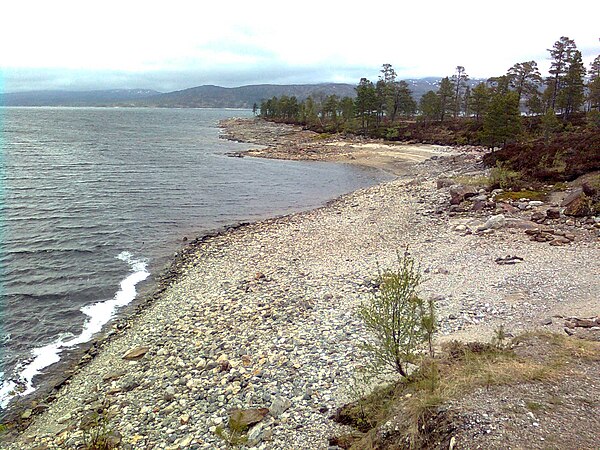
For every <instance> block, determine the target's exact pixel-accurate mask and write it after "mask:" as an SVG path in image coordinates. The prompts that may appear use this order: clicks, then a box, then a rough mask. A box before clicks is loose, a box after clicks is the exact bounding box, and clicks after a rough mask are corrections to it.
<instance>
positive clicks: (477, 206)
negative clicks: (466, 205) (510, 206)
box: [471, 200, 487, 211]
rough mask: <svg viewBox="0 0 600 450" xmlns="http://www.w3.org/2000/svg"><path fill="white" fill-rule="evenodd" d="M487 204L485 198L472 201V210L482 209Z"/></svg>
mask: <svg viewBox="0 0 600 450" xmlns="http://www.w3.org/2000/svg"><path fill="white" fill-rule="evenodd" d="M486 206H487V201H486V200H476V201H474V202H473V206H471V210H472V211H482V210H483V209H484V208H485V207H486Z"/></svg>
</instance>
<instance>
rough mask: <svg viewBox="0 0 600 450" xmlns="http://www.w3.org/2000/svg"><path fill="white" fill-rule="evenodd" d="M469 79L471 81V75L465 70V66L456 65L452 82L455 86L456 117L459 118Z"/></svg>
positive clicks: (454, 112)
mask: <svg viewBox="0 0 600 450" xmlns="http://www.w3.org/2000/svg"><path fill="white" fill-rule="evenodd" d="M467 81H469V76H468V75H467V73H466V72H465V68H464V67H463V66H456V73H455V74H454V75H452V83H453V86H454V105H453V114H454V118H457V117H458V116H459V115H460V112H461V105H462V99H463V94H464V91H465V89H466V87H467Z"/></svg>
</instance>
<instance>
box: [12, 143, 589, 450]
mask: <svg viewBox="0 0 600 450" xmlns="http://www.w3.org/2000/svg"><path fill="white" fill-rule="evenodd" d="M388 150H389V149H388ZM388 150H386V151H387V158H388V159H387V160H386V162H385V163H386V165H387V166H389V165H390V164H392V163H393V162H392V163H391V162H390V161H389V151H388ZM410 154H411V155H413V156H411V157H410V158H407V159H404V160H402V170H399V171H398V174H399V175H398V177H397V178H396V179H394V180H392V181H389V182H386V183H383V184H380V185H377V186H374V187H371V188H367V189H361V190H358V191H355V192H353V193H351V194H348V195H345V196H342V197H340V198H338V199H336V200H334V201H332V202H330V203H328V204H327V205H325V206H323V207H321V208H318V209H315V210H311V211H307V212H302V213H297V214H293V215H289V216H285V217H278V218H273V219H268V220H265V221H261V222H257V223H252V224H246V225H242V226H239V227H235V228H231V229H229V230H227V231H225V232H222V233H219V234H215V235H213V236H210V237H205V238H204V239H201V240H198V241H196V242H194V243H192V244H191V246H190V248H189V249H188V254H187V256H186V258H185V259H184V260H182V262H181V264H180V267H179V269H178V275H177V276H176V277H174V278H173V279H171V280H170V281H169V282H168V283H167V284H166V285H165V286H163V290H162V292H161V293H160V295H158V296H157V298H156V300H155V301H153V302H152V303H150V304H149V305H148V306H147V307H146V308H144V309H143V311H142V312H141V313H139V314H138V315H136V316H135V318H134V319H132V320H131V321H130V323H129V324H128V326H127V327H124V328H123V329H122V330H118V331H115V333H114V334H113V336H112V338H111V339H110V340H107V341H106V342H105V343H103V344H101V345H100V347H99V351H98V353H97V355H96V356H95V357H94V358H93V359H91V361H89V362H88V363H86V364H85V365H83V366H82V367H81V368H80V369H79V370H78V371H77V373H75V374H74V375H73V376H72V377H71V378H70V379H69V380H67V382H66V383H65V384H64V385H63V386H62V387H61V389H60V390H59V391H58V392H57V393H55V395H54V397H55V398H54V399H53V401H51V402H41V405H42V406H41V407H40V406H39V405H37V407H33V408H32V411H26V413H27V412H29V414H27V415H26V418H25V419H26V421H27V423H28V425H29V426H28V427H27V428H26V429H24V430H23V431H22V432H21V433H19V435H18V436H13V438H12V441H9V442H6V443H3V446H4V447H3V448H7V449H38V450H42V449H63V448H77V446H78V445H79V444H80V443H81V442H82V441H83V440H84V439H85V431H84V430H82V428H85V427H82V426H81V425H82V423H81V422H82V421H86V420H90V417H97V415H98V411H100V412H101V417H102V420H103V425H104V426H105V428H106V429H107V430H109V431H110V434H111V435H112V436H113V438H114V440H115V442H118V443H119V445H120V446H121V448H130V449H219V448H223V449H224V448H228V446H229V445H230V444H229V443H228V438H227V432H228V431H227V423H228V417H229V414H230V413H231V411H232V410H235V409H239V410H241V411H247V410H253V411H256V412H257V414H259V415H260V416H261V417H260V419H259V420H258V421H256V422H255V424H253V425H252V426H251V427H250V429H249V432H248V434H247V441H245V442H244V443H243V445H244V446H245V447H247V448H257V449H329V448H330V445H329V438H330V437H332V436H333V435H335V434H339V433H341V432H342V431H344V427H343V426H342V425H339V424H337V423H335V422H334V421H333V420H332V415H333V414H334V413H335V411H336V409H337V408H339V407H340V406H342V405H343V404H345V403H346V402H348V401H349V400H351V399H352V392H351V390H350V389H349V388H348V387H349V386H350V385H351V380H352V378H353V374H354V372H355V370H356V368H357V367H359V366H360V365H363V364H365V355H364V354H362V352H361V350H360V347H359V343H360V342H361V340H364V339H365V336H366V335H365V333H366V332H365V330H364V327H363V325H362V324H361V322H360V320H359V318H358V317H357V315H356V308H357V306H358V305H359V304H360V303H361V302H364V301H368V300H369V298H370V296H372V295H373V292H374V289H375V284H374V280H375V279H376V277H377V273H378V269H385V268H392V269H393V268H394V267H395V265H396V259H397V252H403V251H404V250H405V249H406V248H408V251H409V252H410V254H411V255H412V256H413V257H414V258H415V259H416V261H418V263H419V265H420V267H421V270H422V271H423V272H424V274H425V278H426V282H425V283H424V284H423V285H422V288H421V294H422V295H423V296H425V297H426V298H434V300H435V302H436V306H437V311H438V314H437V315H438V320H439V332H438V337H437V339H438V340H439V341H441V340H445V339H465V340H489V339H490V338H491V337H492V336H493V333H494V330H495V329H497V327H499V326H500V325H502V326H504V328H505V329H506V330H507V332H509V333H511V334H513V335H515V334H517V333H519V332H522V331H525V330H532V329H539V328H543V329H548V330H552V331H561V330H562V322H563V320H562V319H563V318H565V317H571V316H580V317H587V316H593V315H595V314H597V312H598V310H599V309H600V297H598V292H600V277H599V276H598V274H600V247H599V243H600V234H599V228H598V227H596V226H594V225H593V224H590V225H589V226H587V225H586V226H583V224H579V223H576V222H573V223H572V224H571V223H565V222H564V221H563V222H560V221H557V222H556V227H555V228H558V229H565V230H566V231H565V233H566V232H568V233H571V234H572V235H573V239H572V240H569V241H568V242H566V241H565V245H557V246H554V245H548V244H547V243H544V242H538V241H534V240H531V238H530V235H528V234H527V233H525V229H530V228H531V227H533V226H535V224H533V222H531V221H530V220H529V218H530V216H531V214H532V213H534V212H536V211H544V210H545V209H547V208H548V207H549V206H550V205H548V204H546V203H543V204H541V205H540V204H537V203H534V204H532V205H528V206H527V208H523V209H519V208H515V210H510V211H506V210H504V211H502V213H503V217H505V220H504V221H503V223H502V225H501V226H493V227H492V226H490V227H487V228H486V226H485V224H486V222H487V220H488V219H489V217H490V216H492V215H498V214H499V213H500V211H498V210H482V211H478V212H468V213H461V212H460V211H459V212H458V213H455V214H453V213H452V212H450V211H449V209H448V206H449V198H450V195H449V192H448V187H447V186H446V187H439V184H438V180H439V179H440V178H441V177H452V176H456V175H461V174H465V173H469V174H471V173H479V172H482V171H484V170H485V169H484V168H483V167H482V166H481V163H480V158H481V153H480V152H478V151H475V150H473V149H464V150H461V149H446V150H444V149H433V150H431V149H430V148H426V149H425V150H420V149H419V147H418V145H417V146H415V147H414V148H413V149H412V151H411V152H410ZM415 154H419V155H422V156H423V157H420V158H417V159H416V160H415V158H414V155H415ZM431 156H433V158H432V157H431ZM267 157H268V155H267ZM407 160H408V162H407ZM407 164H409V165H407ZM540 203H541V202H540ZM507 255H517V256H518V257H519V258H521V259H520V260H518V261H515V262H516V263H515V264H499V263H498V260H499V258H504V257H506V256H507Z"/></svg>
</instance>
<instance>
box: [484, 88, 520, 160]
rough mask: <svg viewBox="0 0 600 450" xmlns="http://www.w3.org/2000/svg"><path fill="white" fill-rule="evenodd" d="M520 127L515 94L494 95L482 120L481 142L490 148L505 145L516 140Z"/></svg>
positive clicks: (517, 99) (517, 101) (517, 102)
mask: <svg viewBox="0 0 600 450" xmlns="http://www.w3.org/2000/svg"><path fill="white" fill-rule="evenodd" d="M521 127H522V121H521V113H520V112H519V97H518V96H517V93H516V92H508V93H506V94H496V95H494V96H493V97H492V100H491V102H490V105H489V107H488V110H487V113H486V115H485V117H484V119H483V132H482V140H483V141H484V142H485V143H486V144H487V145H489V146H490V147H492V148H493V147H496V146H498V145H499V144H502V145H506V144H507V143H508V142H510V141H512V140H514V139H516V137H517V136H518V134H519V133H520V132H521Z"/></svg>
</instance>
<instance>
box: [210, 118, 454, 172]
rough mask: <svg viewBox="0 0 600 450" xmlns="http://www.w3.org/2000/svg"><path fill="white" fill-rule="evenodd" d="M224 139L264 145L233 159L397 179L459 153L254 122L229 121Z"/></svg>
mask: <svg viewBox="0 0 600 450" xmlns="http://www.w3.org/2000/svg"><path fill="white" fill-rule="evenodd" d="M221 127H222V128H223V129H224V132H223V135H222V137H224V138H227V139H231V140H234V141H239V142H246V143H253V144H259V145H263V146H264V148H261V149H251V150H247V151H244V152H238V153H236V154H233V155H231V156H238V157H244V156H252V157H258V158H271V159H285V160H291V161H328V162H338V163H345V164H355V165H360V166H365V167H372V168H376V169H381V170H384V171H386V172H389V173H391V174H393V175H396V176H403V175H410V172H411V169H412V166H413V165H414V164H415V163H418V162H422V161H424V160H426V159H428V158H430V157H432V156H442V155H449V154H452V153H456V151H455V150H454V149H452V148H450V147H447V146H441V145H432V144H403V143H389V142H383V141H381V140H376V139H368V138H363V137H359V136H350V135H348V136H338V135H331V136H329V135H322V134H319V133H315V132H314V131H308V130H304V129H302V128H300V127H298V126H292V125H286V124H280V123H273V122H267V121H265V120H262V119H259V118H254V119H239V118H232V119H225V120H222V121H221Z"/></svg>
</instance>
